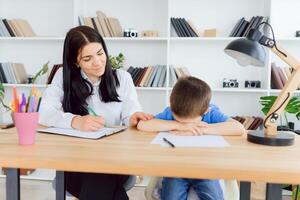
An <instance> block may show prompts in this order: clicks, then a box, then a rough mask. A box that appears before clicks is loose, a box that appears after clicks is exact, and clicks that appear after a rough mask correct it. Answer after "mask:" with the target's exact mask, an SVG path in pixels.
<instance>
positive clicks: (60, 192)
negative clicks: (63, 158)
mask: <svg viewBox="0 0 300 200" xmlns="http://www.w3.org/2000/svg"><path fill="white" fill-rule="evenodd" d="M55 184H56V200H65V199H66V184H65V173H64V171H56V183H55Z"/></svg>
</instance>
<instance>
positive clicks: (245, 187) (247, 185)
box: [240, 181, 251, 200]
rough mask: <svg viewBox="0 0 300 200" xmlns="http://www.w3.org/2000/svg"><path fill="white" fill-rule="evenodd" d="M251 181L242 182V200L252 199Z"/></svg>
mask: <svg viewBox="0 0 300 200" xmlns="http://www.w3.org/2000/svg"><path fill="white" fill-rule="evenodd" d="M250 194H251V182H244V181H241V182H240V200H250Z"/></svg>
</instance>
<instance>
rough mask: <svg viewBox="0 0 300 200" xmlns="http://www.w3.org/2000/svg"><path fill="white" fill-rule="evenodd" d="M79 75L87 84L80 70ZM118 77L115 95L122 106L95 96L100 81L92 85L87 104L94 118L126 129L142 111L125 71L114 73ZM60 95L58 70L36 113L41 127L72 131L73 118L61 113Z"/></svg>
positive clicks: (61, 80) (59, 73) (97, 94)
mask: <svg viewBox="0 0 300 200" xmlns="http://www.w3.org/2000/svg"><path fill="white" fill-rule="evenodd" d="M81 75H82V77H83V78H85V79H86V80H88V81H89V79H88V77H87V76H86V74H85V73H84V72H83V71H82V70H81ZM117 76H118V78H119V82H120V86H119V87H117V93H118V95H119V99H120V100H121V102H109V103H105V102H102V101H101V99H100V97H99V92H98V91H99V84H100V81H98V82H97V83H95V84H93V92H94V93H93V95H91V96H90V97H88V98H87V100H86V102H87V104H88V105H89V106H90V107H92V108H93V110H94V111H95V112H96V113H97V115H99V116H102V117H104V119H105V122H106V124H108V125H129V118H130V116H131V115H132V114H133V113H135V112H137V111H142V108H141V105H140V103H139V101H138V97H137V94H136V90H135V88H134V84H133V81H132V78H131V76H130V74H129V73H128V72H126V71H124V70H117ZM90 82H91V81H90ZM63 94H64V91H63V71H62V69H59V70H58V71H57V72H56V74H55V76H54V78H53V80H52V84H51V85H49V86H48V88H47V89H46V90H45V92H44V94H43V98H42V101H41V105H40V111H39V115H40V116H39V123H40V124H42V125H46V126H55V127H59V128H71V122H72V118H73V117H74V116H76V115H74V114H72V113H69V112H64V111H63V108H62V100H63Z"/></svg>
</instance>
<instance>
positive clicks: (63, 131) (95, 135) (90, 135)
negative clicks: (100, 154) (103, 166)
mask: <svg viewBox="0 0 300 200" xmlns="http://www.w3.org/2000/svg"><path fill="white" fill-rule="evenodd" d="M125 129H126V127H113V128H112V127H104V128H101V129H100V130H98V131H91V132H84V131H78V130H75V129H70V128H54V127H50V128H45V129H38V132H41V133H52V134H58V135H66V136H71V137H79V138H87V139H100V138H102V137H105V136H109V135H112V134H115V133H119V132H121V131H123V130H125Z"/></svg>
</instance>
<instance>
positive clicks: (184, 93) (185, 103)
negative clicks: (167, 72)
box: [170, 76, 211, 122]
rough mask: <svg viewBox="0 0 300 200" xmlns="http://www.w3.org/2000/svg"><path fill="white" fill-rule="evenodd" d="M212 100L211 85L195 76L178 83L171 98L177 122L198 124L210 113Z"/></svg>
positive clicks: (187, 77)
mask: <svg viewBox="0 0 300 200" xmlns="http://www.w3.org/2000/svg"><path fill="white" fill-rule="evenodd" d="M210 100H211V89H210V87H209V85H208V84H207V83H206V82H204V81H202V80H200V79H198V78H196V77H193V76H185V77H182V78H180V79H178V81H177V82H176V84H175V86H174V87H173V90H172V93H171V97H170V107H171V111H172V113H173V116H174V118H175V119H176V121H179V122H197V121H199V117H200V116H202V115H203V114H205V113H206V112H207V111H208V108H209V103H210Z"/></svg>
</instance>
